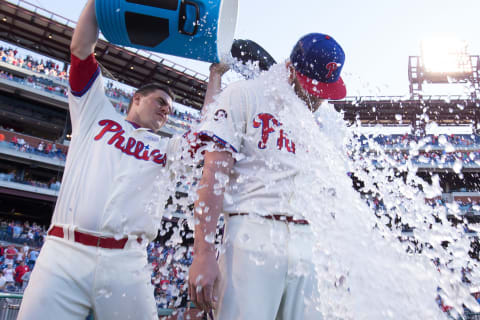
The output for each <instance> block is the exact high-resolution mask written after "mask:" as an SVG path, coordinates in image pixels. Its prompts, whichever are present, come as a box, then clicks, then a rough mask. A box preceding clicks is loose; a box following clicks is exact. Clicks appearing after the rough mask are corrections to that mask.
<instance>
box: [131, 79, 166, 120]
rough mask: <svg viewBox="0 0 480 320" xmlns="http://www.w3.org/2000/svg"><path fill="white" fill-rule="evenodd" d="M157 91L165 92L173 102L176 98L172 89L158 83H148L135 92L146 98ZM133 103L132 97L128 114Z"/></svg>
mask: <svg viewBox="0 0 480 320" xmlns="http://www.w3.org/2000/svg"><path fill="white" fill-rule="evenodd" d="M156 90H161V91H163V92H165V93H166V94H168V96H169V97H170V98H172V101H173V100H175V96H174V94H173V91H172V89H170V88H169V87H166V86H164V85H161V84H158V83H148V84H146V85H143V86H141V87H140V88H138V89H137V91H135V94H140V95H142V96H144V97H145V96H147V95H149V94H150V93H152V92H154V91H156ZM135 94H134V96H135ZM132 103H133V97H132V99H130V103H129V104H128V108H127V114H128V113H129V112H130V109H131V107H132Z"/></svg>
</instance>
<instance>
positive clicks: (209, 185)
mask: <svg viewBox="0 0 480 320" xmlns="http://www.w3.org/2000/svg"><path fill="white" fill-rule="evenodd" d="M232 167H233V159H232V156H231V154H230V153H228V152H226V151H224V152H207V153H206V155H205V164H204V168H203V174H202V179H201V180H200V184H199V189H198V200H197V201H196V202H195V210H194V216H195V220H196V222H195V223H196V224H195V242H194V251H195V252H214V251H215V234H216V229H217V223H218V217H219V216H220V213H221V212H222V209H223V197H224V192H225V188H224V187H225V186H224V185H223V183H222V180H224V179H219V177H228V175H229V174H230V171H231V168H232Z"/></svg>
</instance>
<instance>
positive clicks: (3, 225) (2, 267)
mask: <svg viewBox="0 0 480 320" xmlns="http://www.w3.org/2000/svg"><path fill="white" fill-rule="evenodd" d="M45 236H46V227H45V226H41V225H39V224H37V223H29V222H23V223H22V222H19V221H11V220H1V221H0V241H1V243H0V291H2V292H22V291H23V290H24V289H25V287H26V285H27V283H28V279H29V275H30V271H31V270H32V269H33V267H34V266H35V262H36V261H37V257H38V254H39V253H40V247H41V246H42V244H43V242H44V238H45Z"/></svg>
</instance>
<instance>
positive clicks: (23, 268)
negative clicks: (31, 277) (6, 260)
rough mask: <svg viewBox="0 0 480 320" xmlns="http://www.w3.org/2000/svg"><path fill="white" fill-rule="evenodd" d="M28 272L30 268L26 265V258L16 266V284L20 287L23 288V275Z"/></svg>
mask: <svg viewBox="0 0 480 320" xmlns="http://www.w3.org/2000/svg"><path fill="white" fill-rule="evenodd" d="M27 272H30V268H29V267H28V266H27V265H25V261H24V260H21V261H20V263H19V264H18V266H17V267H16V268H15V284H16V285H17V287H18V288H20V289H22V288H23V276H24V275H25V273H27Z"/></svg>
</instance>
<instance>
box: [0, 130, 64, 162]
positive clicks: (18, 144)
mask: <svg viewBox="0 0 480 320" xmlns="http://www.w3.org/2000/svg"><path fill="white" fill-rule="evenodd" d="M0 143H2V145H6V146H7V147H9V148H12V149H14V150H16V151H20V152H25V153H30V154H35V155H38V156H44V157H49V158H56V159H59V160H62V161H65V159H66V157H67V154H66V152H64V151H62V149H60V148H57V145H56V143H53V142H51V141H43V140H40V142H39V143H38V145H36V146H32V145H30V144H29V143H28V142H27V141H25V139H24V138H23V137H22V136H21V135H16V134H14V135H13V136H12V138H11V140H10V141H9V142H8V141H0Z"/></svg>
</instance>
